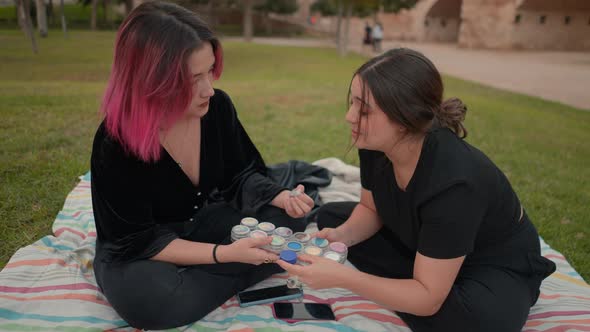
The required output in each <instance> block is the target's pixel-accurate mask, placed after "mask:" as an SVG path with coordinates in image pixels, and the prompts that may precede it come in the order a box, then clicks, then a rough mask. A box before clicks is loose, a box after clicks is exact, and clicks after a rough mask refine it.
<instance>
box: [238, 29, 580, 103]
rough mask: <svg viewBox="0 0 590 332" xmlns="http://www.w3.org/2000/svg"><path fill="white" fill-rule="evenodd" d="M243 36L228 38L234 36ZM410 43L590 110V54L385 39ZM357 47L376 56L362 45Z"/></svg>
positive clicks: (467, 73) (502, 83) (489, 77)
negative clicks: (478, 48) (494, 48)
mask: <svg viewBox="0 0 590 332" xmlns="http://www.w3.org/2000/svg"><path fill="white" fill-rule="evenodd" d="M232 39H233V40H241V39H234V38H228V40H232ZM253 41H254V42H255V43H261V44H272V45H286V46H299V47H335V43H334V42H333V41H332V40H328V39H296V38H254V40H253ZM393 47H408V48H412V49H415V50H417V51H420V52H422V53H423V54H424V55H426V56H427V57H428V58H429V59H431V60H432V62H434V64H435V65H436V67H437V68H438V69H439V70H440V71H441V72H442V73H445V74H448V75H451V76H454V77H458V78H462V79H465V80H469V81H473V82H478V83H482V84H485V85H489V86H492V87H495V88H500V89H504V90H508V91H513V92H518V93H522V94H526V95H531V96H536V97H540V98H543V99H546V100H551V101H557V102H560V103H563V104H566V105H570V106H574V107H577V108H581V109H584V110H590V52H560V51H521V50H519V51H516V50H473V49H465V48H459V47H457V45H455V44H435V43H417V42H408V41H385V42H384V43H383V49H384V50H387V49H390V48H393ZM351 49H352V50H353V51H356V52H358V53H362V54H365V55H372V54H371V53H372V52H370V51H369V50H366V49H365V50H363V49H362V48H361V45H360V43H359V44H353V45H351Z"/></svg>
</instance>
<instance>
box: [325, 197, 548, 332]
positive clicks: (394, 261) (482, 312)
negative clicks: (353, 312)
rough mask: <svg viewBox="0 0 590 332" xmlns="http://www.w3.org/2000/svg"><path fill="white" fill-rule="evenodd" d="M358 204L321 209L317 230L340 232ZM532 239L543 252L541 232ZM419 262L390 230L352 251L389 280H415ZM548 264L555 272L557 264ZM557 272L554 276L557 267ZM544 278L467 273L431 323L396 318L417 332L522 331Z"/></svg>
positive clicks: (484, 270)
mask: <svg viewBox="0 0 590 332" xmlns="http://www.w3.org/2000/svg"><path fill="white" fill-rule="evenodd" d="M356 204H357V203H355V202H343V203H329V204H326V205H324V206H322V207H321V208H320V210H319V212H318V215H317V221H318V228H320V229H322V228H324V227H332V228H334V227H338V226H339V225H340V224H342V223H343V222H344V221H346V220H347V219H348V217H350V214H351V213H352V210H353V209H354V207H355V206H356ZM527 222H528V219H527ZM533 230H534V228H533ZM533 233H534V234H531V235H530V236H529V237H528V238H529V239H532V241H536V242H537V247H539V245H538V241H539V240H538V235H536V231H535V232H533ZM533 236H534V237H535V238H534V239H533ZM535 239H536V240H535ZM414 256H415V252H408V250H407V249H406V248H404V247H402V246H401V245H399V240H398V239H397V238H396V237H395V235H394V234H393V233H391V232H390V231H389V230H387V229H386V228H385V227H384V228H382V229H381V230H380V231H379V232H378V233H377V234H375V235H374V236H372V237H371V238H369V239H367V240H366V241H364V242H362V243H359V244H357V245H355V246H353V247H351V248H349V250H348V259H349V260H350V262H351V263H353V264H354V265H355V266H356V267H357V268H358V269H359V270H361V271H364V272H367V273H370V274H373V275H377V276H381V277H386V278H401V279H407V278H412V275H413V266H414ZM539 257H540V255H539ZM542 259H543V258H542V257H541V260H542ZM548 264H549V267H548V268H549V270H551V264H553V263H551V262H549V263H548ZM552 268H553V270H554V265H553V267H552ZM545 274H546V273H545ZM543 278H544V276H540V277H538V278H527V277H525V276H523V275H521V274H519V273H514V272H512V271H510V270H508V269H501V268H498V267H491V266H488V267H485V266H478V267H477V268H465V267H463V268H462V269H461V271H460V273H459V276H458V277H457V280H456V281H455V283H454V285H453V287H452V288H451V291H450V293H449V295H448V297H447V299H446V300H445V302H444V303H443V305H442V307H441V308H440V310H439V311H438V312H437V313H436V314H434V315H432V316H427V317H425V316H415V315H412V314H408V313H403V312H397V314H398V315H399V316H400V317H401V318H402V319H403V320H404V322H406V324H408V326H409V327H410V328H411V329H412V331H414V332H425V331H457V332H487V331H489V332H499V331H502V332H512V331H514V332H516V331H521V330H522V327H523V326H524V324H525V322H526V319H527V316H528V313H529V310H530V307H531V306H532V304H534V302H535V301H536V298H537V297H538V293H535V294H532V293H531V292H532V291H533V292H534V291H535V289H536V291H537V292H538V289H539V286H540V283H541V280H542V279H543ZM531 290H532V291H531Z"/></svg>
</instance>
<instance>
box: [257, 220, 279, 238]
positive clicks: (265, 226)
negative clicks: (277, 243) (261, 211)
mask: <svg viewBox="0 0 590 332" xmlns="http://www.w3.org/2000/svg"><path fill="white" fill-rule="evenodd" d="M256 229H258V230H261V231H263V232H265V233H266V235H268V236H271V235H272V234H273V232H274V231H275V225H273V224H271V223H269V222H261V223H259V224H258V226H257V227H256Z"/></svg>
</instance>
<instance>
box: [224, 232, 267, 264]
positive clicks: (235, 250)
mask: <svg viewBox="0 0 590 332" xmlns="http://www.w3.org/2000/svg"><path fill="white" fill-rule="evenodd" d="M271 241H272V237H270V236H268V237H265V238H251V237H249V238H244V239H239V240H237V241H236V242H234V243H232V244H229V245H225V246H221V247H219V248H218V249H217V260H218V261H219V262H221V263H229V262H239V263H247V264H253V265H260V264H262V263H272V262H276V261H277V260H278V259H279V257H278V256H277V255H276V254H274V253H272V252H270V251H266V250H264V249H260V247H263V246H265V245H268V244H270V242H271Z"/></svg>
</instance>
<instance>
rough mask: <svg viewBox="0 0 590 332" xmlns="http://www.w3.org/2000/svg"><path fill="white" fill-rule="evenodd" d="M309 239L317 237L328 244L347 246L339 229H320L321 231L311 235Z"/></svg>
mask: <svg viewBox="0 0 590 332" xmlns="http://www.w3.org/2000/svg"><path fill="white" fill-rule="evenodd" d="M311 237H312V238H314V237H319V238H322V239H326V240H328V241H329V242H343V243H345V244H347V245H348V243H347V241H346V239H345V236H344V233H343V232H342V230H341V229H340V228H328V227H326V228H322V230H321V231H319V232H315V233H313V234H311Z"/></svg>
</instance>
